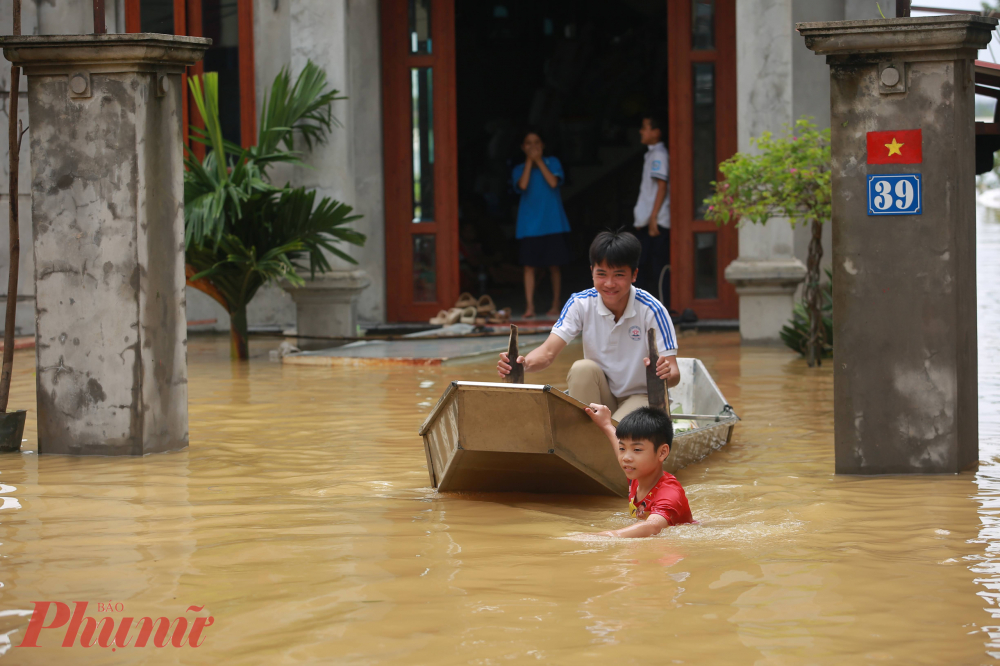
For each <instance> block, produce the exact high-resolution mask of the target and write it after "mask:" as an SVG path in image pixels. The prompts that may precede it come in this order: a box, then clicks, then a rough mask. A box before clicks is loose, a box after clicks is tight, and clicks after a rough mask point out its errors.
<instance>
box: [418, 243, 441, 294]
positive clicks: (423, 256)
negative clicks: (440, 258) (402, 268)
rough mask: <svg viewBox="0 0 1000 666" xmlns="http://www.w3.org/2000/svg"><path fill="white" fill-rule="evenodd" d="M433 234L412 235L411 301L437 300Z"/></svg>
mask: <svg viewBox="0 0 1000 666" xmlns="http://www.w3.org/2000/svg"><path fill="white" fill-rule="evenodd" d="M436 245H437V244H436V242H435V238H434V234H414V236H413V301H414V302H415V303H433V302H435V301H436V300H437V260H436V251H437V247H436Z"/></svg>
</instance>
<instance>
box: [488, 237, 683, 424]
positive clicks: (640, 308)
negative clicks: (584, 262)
mask: <svg viewBox="0 0 1000 666" xmlns="http://www.w3.org/2000/svg"><path fill="white" fill-rule="evenodd" d="M641 249H642V248H641V246H640V245H639V241H638V240H637V239H636V237H635V236H633V235H632V234H630V233H628V232H625V231H617V232H610V231H602V232H601V233H599V234H598V235H597V237H596V238H595V239H594V242H593V243H591V245H590V272H591V276H592V278H593V280H594V288H593V289H587V290H586V291H581V292H579V293H576V294H573V295H572V296H570V298H569V300H568V301H567V302H566V305H565V306H563V309H562V313H561V314H560V316H559V320H558V321H557V322H556V325H555V326H553V327H552V333H550V334H549V337H548V339H547V340H546V341H545V342H544V343H542V345H541V346H540V347H538V348H537V349H534V350H532V351H531V352H529V353H528V355H527V356H521V357H518V359H517V360H518V362H520V363H522V364H523V365H524V371H525V372H537V371H538V370H543V369H545V368H547V367H548V366H550V365H551V364H552V362H553V361H554V360H555V358H556V356H558V355H559V352H561V351H562V350H563V348H565V347H566V345H567V344H569V343H570V342H571V341H572V340H573V339H574V338H575V337H576V336H577V335H581V334H582V335H583V356H584V358H583V359H582V360H580V361H577V362H575V363H574V364H573V366H572V367H571V368H570V371H569V376H568V378H567V379H568V383H569V394H570V395H571V396H573V397H574V398H576V399H577V400H579V401H580V402H582V403H584V404H588V405H589V404H591V403H596V404H599V405H607V406H608V408H609V409H610V410H611V412H612V418H614V419H615V420H616V421H620V420H621V419H622V417H623V416H625V415H626V414H628V413H629V412H632V411H634V410H636V409H638V408H639V407H644V406H646V405H648V404H649V400H648V397H647V395H646V366H647V365H648V364H649V358H648V357H647V343H646V331H647V330H648V329H650V328H652V329H653V330H654V331H656V348H657V353H658V354H659V356H660V359H659V361H658V362H657V364H656V374H657V376H658V377H660V379H665V380H667V385H668V386H671V387H673V386H676V385H677V383H678V382H679V381H680V379H681V375H680V371H679V370H678V369H677V335H676V334H675V332H674V326H673V323H672V322H671V321H670V315H669V314H667V310H666V308H664V307H663V305H662V304H661V303H660V302H659V301H658V300H656V299H655V298H654V297H653V296H652V295H650V294H649V293H648V292H646V291H643V290H642V289H637V288H635V287H634V286H633V284H632V283H633V282H635V280H636V277H637V276H638V266H639V255H640V252H641ZM510 369H511V366H510V361H509V359H508V358H507V354H506V353H503V354H500V361H499V362H498V363H497V371H498V372H499V373H500V376H501V377H505V376H506V375H508V374H510Z"/></svg>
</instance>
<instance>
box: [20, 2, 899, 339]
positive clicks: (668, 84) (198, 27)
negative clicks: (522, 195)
mask: <svg viewBox="0 0 1000 666" xmlns="http://www.w3.org/2000/svg"><path fill="white" fill-rule="evenodd" d="M22 2H23V28H22V30H23V32H24V33H25V34H72V33H87V32H90V31H91V30H92V25H93V17H92V4H91V2H90V0H65V1H63V2H59V3H51V2H49V1H48V0H22ZM106 4H107V6H106V12H107V16H106V22H107V25H108V30H109V31H113V32H162V33H173V34H190V35H200V36H207V37H211V38H212V39H213V47H212V48H211V49H210V50H209V53H208V55H207V56H206V58H205V60H204V62H203V63H202V64H200V65H199V67H198V68H192V69H193V70H194V71H193V72H192V73H194V74H197V73H199V72H201V71H205V70H209V71H217V72H219V79H220V91H221V94H222V98H223V103H222V109H221V113H222V116H223V122H224V123H225V126H226V133H227V134H228V136H229V138H231V139H232V140H234V141H237V142H241V143H243V144H245V145H246V144H248V143H249V142H252V141H253V140H254V136H255V134H256V123H257V113H258V110H259V109H260V106H261V101H262V98H263V95H264V94H265V91H266V89H267V87H268V86H269V85H270V82H271V81H272V80H273V79H274V76H275V75H276V74H277V73H278V71H279V70H280V69H281V68H282V67H285V66H290V67H291V69H292V71H293V72H297V71H298V70H300V69H301V68H302V66H303V65H304V64H305V63H306V62H307V61H309V60H312V61H313V62H315V63H316V64H318V65H319V66H321V67H323V68H324V69H325V70H326V72H327V74H328V77H329V80H330V82H331V83H332V85H333V86H334V87H335V88H337V89H338V90H340V91H341V92H342V93H343V94H344V95H346V96H347V99H346V100H344V101H340V102H337V103H336V107H335V109H334V114H335V115H336V117H337V118H338V120H339V121H340V123H341V125H342V127H340V128H338V129H337V130H335V131H334V132H333V134H332V135H331V137H330V140H329V141H328V142H327V143H326V144H324V145H322V146H319V147H317V148H316V149H314V150H313V151H312V152H310V153H309V154H307V155H306V156H305V161H306V163H307V166H305V167H298V168H295V169H292V170H289V171H288V172H287V173H286V174H284V176H286V177H287V179H288V180H290V181H291V182H293V183H296V184H299V185H305V186H307V187H310V188H315V189H316V190H318V192H319V194H320V195H321V196H331V197H333V198H335V199H338V200H341V201H344V202H346V203H348V204H350V205H351V206H353V207H354V208H355V210H356V211H357V212H359V213H360V214H361V215H363V217H362V219H361V220H360V221H359V222H358V223H356V226H357V228H358V229H359V230H360V231H362V232H363V233H365V234H366V235H367V237H368V240H367V242H366V244H365V246H364V247H362V248H356V247H349V248H347V249H346V251H347V252H348V253H349V254H351V256H353V257H354V258H355V259H356V260H357V262H358V267H359V268H360V269H361V270H363V271H364V272H365V273H366V274H367V278H368V281H369V282H370V284H369V286H368V287H367V288H365V289H364V290H363V291H362V292H361V294H360V296H359V297H358V302H357V314H358V318H359V319H360V322H361V323H362V325H364V324H369V323H384V322H411V321H421V320H426V319H427V318H428V317H431V316H433V315H434V314H435V313H437V311H438V310H440V309H444V308H447V307H449V306H450V305H451V304H452V303H453V302H454V301H455V299H456V298H457V296H458V295H459V293H460V291H463V290H466V289H465V287H468V289H469V290H476V289H478V287H479V286H481V285H484V284H489V283H490V282H492V281H496V282H497V283H500V281H501V280H502V279H503V278H502V275H503V267H504V265H505V263H506V264H510V263H511V261H510V258H509V257H507V256H504V255H503V253H502V251H497V253H495V256H492V258H490V259H488V260H486V259H484V260H483V261H482V262H480V264H477V263H476V262H477V260H476V259H475V255H476V254H477V253H482V254H484V255H491V253H492V252H493V249H494V248H496V247H508V246H509V245H510V244H511V243H512V225H511V210H512V208H511V201H512V199H511V195H510V192H509V186H508V181H507V174H509V167H510V165H511V159H512V158H511V154H512V151H511V150H510V147H511V146H515V147H516V145H517V133H518V128H519V127H523V126H526V125H529V124H530V125H531V126H532V127H542V128H543V129H544V130H545V133H546V135H547V137H548V136H551V137H552V139H551V144H552V145H553V146H554V147H556V148H557V149H558V153H557V154H558V155H559V156H560V158H561V159H562V160H563V162H564V164H565V165H566V166H567V182H566V184H565V186H564V193H563V194H564V200H565V201H566V207H567V210H568V212H569V213H570V219H571V224H573V225H574V230H575V231H576V232H577V236H578V237H579V238H578V239H577V241H575V245H574V247H575V248H576V251H575V255H574V256H575V257H576V258H577V259H578V260H579V262H582V265H583V274H582V276H581V272H580V271H577V273H575V274H572V273H571V275H570V278H568V283H569V286H570V287H572V286H573V284H574V282H573V279H577V281H580V280H584V279H585V269H586V267H585V255H582V256H581V254H582V253H581V250H580V248H584V249H585V246H586V244H587V242H588V241H589V238H590V237H592V235H593V232H594V231H596V230H599V229H600V228H604V227H613V226H622V225H628V224H630V223H631V203H630V200H633V201H634V196H635V192H636V191H637V190H638V181H637V180H636V179H635V173H636V171H635V168H636V164H641V159H642V153H643V150H644V149H643V147H642V146H639V145H638V144H637V140H636V139H637V132H636V131H635V130H636V124H637V120H638V119H641V117H642V116H643V115H645V114H650V113H652V114H655V115H656V116H658V117H660V118H662V119H663V125H664V129H665V132H664V133H665V143H666V144H667V148H668V150H669V153H670V173H671V179H670V200H669V205H670V217H671V231H670V235H671V269H670V279H669V280H668V281H666V282H663V281H661V282H660V285H661V286H663V285H669V286H666V287H664V288H666V289H667V290H668V297H669V299H670V303H671V307H672V308H673V309H676V310H682V309H684V308H691V309H693V310H695V312H696V313H697V314H698V316H699V317H700V318H702V319H718V320H736V319H738V320H739V322H740V328H741V332H742V333H743V337H744V339H745V340H747V341H761V342H766V341H774V340H776V339H777V332H778V330H780V328H781V326H782V325H783V324H784V323H785V322H786V321H787V319H788V318H789V317H790V314H791V307H792V303H793V298H794V294H795V291H796V289H797V287H798V285H799V283H800V282H801V280H802V278H803V277H804V274H805V269H804V265H803V264H804V261H805V257H806V253H807V245H808V236H807V232H806V231H805V230H803V229H800V230H793V229H791V228H790V227H789V225H788V224H787V223H785V222H784V221H782V220H772V221H771V222H769V223H768V224H767V225H764V226H756V225H747V226H744V227H741V228H738V229H737V228H734V227H725V226H724V227H718V226H716V225H715V224H714V223H710V222H707V221H704V220H703V219H702V218H703V216H704V209H703V208H704V207H703V205H702V204H701V201H702V200H703V199H704V197H705V196H706V195H707V194H708V191H709V189H710V187H711V181H713V180H714V179H715V178H716V174H717V166H718V164H719V163H720V162H721V161H723V160H724V159H726V158H727V157H729V156H731V155H732V154H733V153H735V152H736V151H738V150H747V149H749V147H750V138H751V137H753V136H757V135H759V134H760V133H761V132H764V131H779V130H780V129H781V127H782V125H784V124H790V123H793V122H794V121H795V120H796V119H797V118H799V117H801V116H803V115H808V116H812V117H813V118H815V121H816V122H817V124H819V125H820V126H828V125H829V81H828V76H829V74H828V68H827V66H826V64H825V62H824V61H823V59H822V58H819V57H816V56H815V55H813V54H812V53H810V52H809V51H808V50H806V49H805V46H804V44H803V41H802V39H801V38H800V37H799V36H798V34H797V33H796V32H795V30H794V24H795V23H796V22H798V21H827V20H840V19H867V18H878V12H879V9H878V8H876V5H875V3H874V2H871V1H869V0H623V1H622V2H614V3H611V2H600V1H598V0H594V1H593V2H585V1H584V0H537V1H535V2H527V1H524V2H521V1H520V0H491V2H489V3H484V2H481V0H117V2H107V3H106ZM880 4H881V5H882V6H881V11H882V12H884V13H885V15H886V16H891V15H894V11H895V7H894V0H887V1H886V2H884V3H880ZM10 14H11V2H10V0H2V1H0V30H2V31H4V32H5V33H6V34H10V32H11V30H10ZM7 76H8V71H7V70H6V69H4V71H3V72H0V89H2V90H0V94H3V92H2V91H3V90H9V81H8V80H7ZM25 89H26V87H25V84H22V87H21V90H22V95H23V94H24V92H23V91H24V90H25ZM26 106H27V105H26V104H25V103H22V104H21V105H20V109H21V110H22V114H23V115H24V116H25V118H24V119H25V124H26V125H28V126H29V127H30V119H28V118H27V117H26V116H27V111H26ZM5 107H6V105H5ZM29 133H30V129H29ZM546 142H547V145H548V144H549V143H550V140H549V139H548V138H546ZM5 150H6V147H4V148H2V149H0V151H5ZM0 164H3V165H4V168H6V164H7V160H6V157H5V156H4V158H3V159H2V160H0ZM22 169H23V172H22V174H21V182H22V183H30V182H31V181H30V166H29V165H28V160H27V159H26V152H25V155H22ZM3 182H4V183H6V178H5V179H3ZM4 187H5V186H4ZM22 187H24V189H25V190H26V189H27V188H26V187H25V186H22ZM21 197H22V198H23V202H22V206H21V210H22V211H23V212H22V220H21V234H22V239H23V240H22V244H23V247H29V244H30V238H31V223H30V196H29V195H27V194H25V193H24V192H23V191H22V193H21ZM0 211H2V212H0V217H2V216H4V215H6V211H7V207H6V206H3V207H0ZM826 234H827V237H828V238H827V241H826V242H825V243H824V244H825V246H826V247H827V248H829V247H830V244H829V234H830V230H829V229H827V230H826ZM3 236H5V234H4V235H3ZM5 243H6V238H5V237H4V238H0V262H2V261H3V257H5V256H6V254H7V253H6V250H5V248H4V247H2V246H3V245H4V244H5ZM3 270H5V267H4V266H3V265H0V271H3ZM21 271H22V273H21V280H20V285H21V286H20V290H21V293H19V294H18V302H19V306H18V328H19V331H20V332H21V333H22V334H28V333H30V332H32V331H33V321H34V304H33V295H32V285H33V265H32V261H31V256H30V253H28V252H26V253H23V254H22V263H21ZM508 272H509V271H508ZM573 275H576V276H577V277H576V278H573V277H572V276H573ZM477 278H478V280H477ZM187 305H188V319H189V320H191V321H192V322H202V323H199V324H193V327H195V328H199V327H200V328H217V329H220V330H224V329H228V320H227V318H226V314H225V313H224V312H223V311H222V309H221V308H220V307H219V306H218V305H217V304H216V303H215V302H214V301H212V300H211V299H209V298H208V297H206V296H204V295H203V294H201V293H200V292H197V291H195V290H192V289H189V292H188V301H187ZM331 307H333V306H331ZM249 314H250V320H251V327H258V328H271V329H274V330H284V329H287V328H291V327H294V325H295V320H296V308H295V304H294V302H293V300H292V298H291V297H290V295H289V294H288V293H287V292H285V291H284V290H282V289H281V288H280V287H277V286H275V287H270V288H268V289H266V290H263V291H262V292H261V294H260V295H259V296H258V297H257V299H256V300H255V301H254V302H253V303H252V305H251V307H250V313H249Z"/></svg>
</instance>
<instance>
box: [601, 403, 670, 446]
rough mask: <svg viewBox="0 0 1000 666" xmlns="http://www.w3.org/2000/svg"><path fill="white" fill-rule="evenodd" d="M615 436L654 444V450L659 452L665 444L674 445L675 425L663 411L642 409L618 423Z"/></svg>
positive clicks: (648, 408)
mask: <svg viewBox="0 0 1000 666" xmlns="http://www.w3.org/2000/svg"><path fill="white" fill-rule="evenodd" d="M615 435H616V436H617V437H618V439H631V440H632V441H633V442H634V441H636V440H639V439H643V440H646V441H648V442H652V443H653V448H654V450H656V451H659V450H660V447H661V446H663V445H664V444H666V445H667V446H670V444H672V443H673V441H674V424H673V423H671V421H670V417H669V416H667V413H666V412H664V411H663V410H662V409H657V408H656V407H640V408H639V409H637V410H635V411H634V412H629V413H628V414H627V415H626V416H625V418H623V419H622V420H621V421H620V422H619V423H618V428H617V429H616V430H615Z"/></svg>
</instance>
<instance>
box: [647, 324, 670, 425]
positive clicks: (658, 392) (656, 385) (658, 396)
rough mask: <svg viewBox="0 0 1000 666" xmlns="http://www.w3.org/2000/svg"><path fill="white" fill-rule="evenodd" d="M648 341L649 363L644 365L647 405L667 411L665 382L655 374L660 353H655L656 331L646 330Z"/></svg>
mask: <svg viewBox="0 0 1000 666" xmlns="http://www.w3.org/2000/svg"><path fill="white" fill-rule="evenodd" d="M646 340H647V342H648V343H649V365H648V366H646V393H647V394H648V395H649V406H650V407H656V408H657V409H662V410H663V411H665V412H666V411H667V382H666V381H664V380H662V379H660V378H659V377H657V376H656V362H657V361H658V360H660V355H659V354H657V353H656V331H654V330H653V329H649V330H648V331H646Z"/></svg>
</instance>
